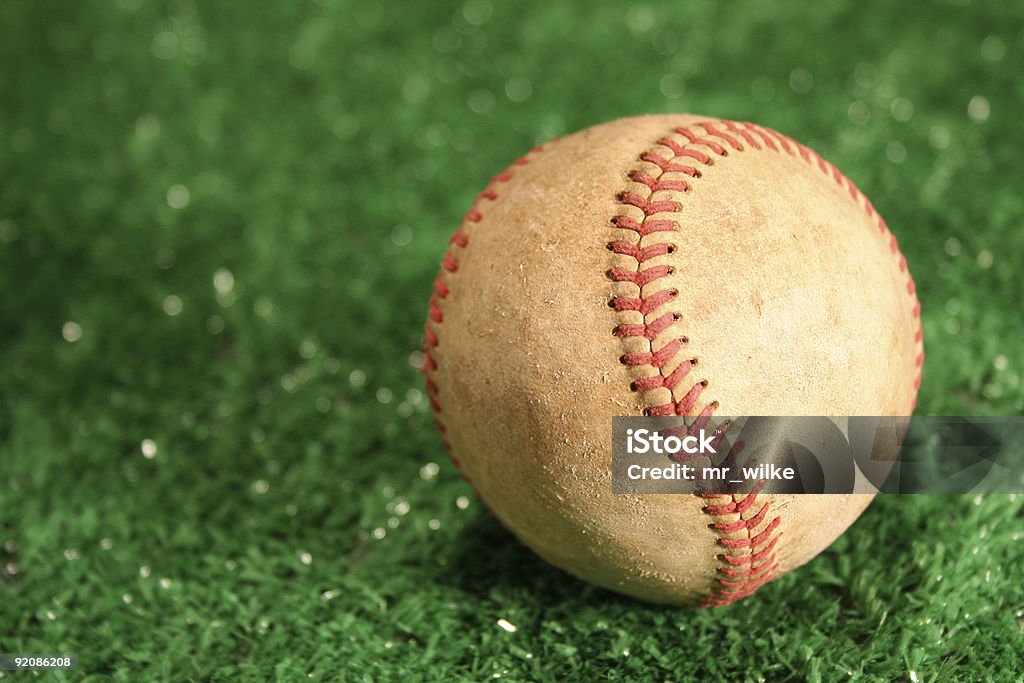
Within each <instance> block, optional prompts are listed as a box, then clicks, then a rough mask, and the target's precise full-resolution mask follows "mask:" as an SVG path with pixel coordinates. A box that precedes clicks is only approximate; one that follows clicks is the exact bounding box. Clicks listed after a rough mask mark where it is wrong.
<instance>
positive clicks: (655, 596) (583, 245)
mask: <svg viewBox="0 0 1024 683" xmlns="http://www.w3.org/2000/svg"><path fill="white" fill-rule="evenodd" d="M919 310H920V309H919V305H918V302H917V298H916V296H915V291H914V284H913V281H912V279H911V277H910V274H909V272H908V270H907V265H906V261H905V260H904V259H903V256H902V255H901V254H900V252H899V249H898V247H897V245H896V240H895V238H894V237H893V235H892V233H890V232H889V230H888V228H887V227H886V225H885V223H884V222H883V221H882V219H881V217H879V215H878V214H877V213H876V211H875V210H874V208H873V207H872V205H871V203H870V202H869V201H868V200H867V198H866V197H865V196H864V195H863V194H861V193H860V191H859V190H857V188H856V187H855V186H854V185H853V183H852V182H851V181H850V180H848V179H847V178H846V177H844V176H843V175H842V174H840V172H839V171H838V170H837V169H836V168H835V167H834V166H832V165H831V164H830V163H828V162H826V161H824V160H823V159H822V158H821V157H819V156H818V155H817V154H815V153H814V152H812V151H811V150H809V149H808V148H806V147H804V146H802V145H800V144H799V143H797V142H794V141H793V140H791V139H790V138H787V137H785V136H783V135H780V134H779V133H776V132H774V131H772V130H769V129H767V128H764V127H760V126H756V125H753V124H749V123H736V122H731V121H722V120H714V119H708V118H705V117H699V116H691V115H663V116H643V117H636V118H628V119H622V120H619V121H614V122H611V123H606V124H603V125H599V126H595V127H593V128H588V129H586V130H583V131H581V132H579V133H576V134H573V135H569V136H567V137H565V138H561V139H559V140H556V141H553V142H551V143H549V144H547V145H545V146H544V147H543V148H537V149H534V150H532V151H531V152H529V153H528V154H527V155H526V156H525V157H523V158H521V159H519V160H518V161H516V162H515V163H514V164H513V165H512V166H511V167H509V169H508V170H506V171H505V172H503V173H501V174H499V175H497V176H496V177H495V178H493V179H492V180H491V182H490V183H489V184H488V185H487V187H486V189H485V190H484V191H483V192H482V193H481V194H480V195H479V196H478V197H477V199H476V201H475V202H474V204H473V207H472V208H471V209H470V211H469V212H468V213H467V214H466V217H465V219H464V220H463V222H462V225H461V227H460V228H459V230H458V231H457V232H456V233H455V235H454V236H453V237H452V240H451V243H450V246H449V248H448V251H447V253H446V254H445V256H444V260H443V262H442V268H441V273H440V275H439V276H438V278H437V280H436V281H435V283H434V296H433V297H432V298H431V300H430V315H429V318H428V321H427V325H426V344H425V363H424V373H425V375H426V378H427V390H428V393H429V395H430V398H431V404H432V406H433V408H434V411H435V413H436V417H437V421H438V424H439V426H440V428H441V430H442V432H443V434H444V439H445V443H446V445H447V446H448V448H449V449H450V451H451V455H452V458H453V459H454V461H455V463H456V464H457V465H458V466H459V468H460V469H461V470H462V472H463V474H464V476H465V477H466V479H468V480H469V482H471V483H472V485H473V486H474V487H475V488H476V489H477V492H478V494H479V495H480V497H481V498H482V499H483V500H484V501H485V502H486V504H487V505H488V506H489V507H490V508H491V510H492V511H493V512H494V514H495V515H496V516H497V517H498V518H499V519H500V520H501V522H502V523H503V524H504V525H505V526H506V527H507V528H508V529H509V530H511V531H512V532H513V533H514V534H515V535H516V536H517V537H518V538H519V539H520V540H521V541H522V542H523V543H525V544H526V545H528V546H529V547H530V548H532V549H533V550H535V551H536V552H537V553H538V554H540V555H541V556H542V557H543V558H545V559H546V560H548V561H549V562H551V563H552V564H554V565H556V566H558V567H561V568H563V569H564V570H566V571H568V572H571V573H572V574H574V575H576V576H578V577H580V578H582V579H585V580H587V581H592V582H593V583H596V584H598V585H600V586H604V587H607V588H610V589H613V590H616V591H620V592H622V593H625V594H628V595H631V596H635V597H637V598H642V599H645V600H650V601H654V602H661V603H674V604H684V605H721V604H727V603H729V602H732V601H734V600H736V599H738V598H741V597H744V596H746V595H749V594H751V593H753V592H754V591H755V590H756V589H757V588H758V587H760V586H761V585H763V584H764V583H766V582H768V581H769V580H771V579H773V578H776V577H778V576H781V575H782V574H785V573H786V572H788V571H790V570H792V569H795V568H796V567H799V566H800V565H802V564H804V563H805V562H807V561H808V560H810V559H811V558H813V557H814V556H815V555H817V554H818V553H819V552H821V551H822V549H824V548H825V547H827V546H828V545H829V544H830V543H832V541H833V540H835V538H836V537H837V536H839V534H841V533H842V532H843V531H844V530H845V529H846V528H847V527H848V526H849V525H850V524H851V523H852V522H853V521H854V520H855V519H856V518H857V516H858V515H860V513H861V512H862V511H863V510H864V508H865V507H866V506H867V505H868V504H869V503H870V501H871V497H870V496H868V495H849V496H843V495H781V494H778V495H768V494H760V495H758V494H756V493H754V494H749V495H746V496H744V495H734V496H730V495H723V496H720V497H717V498H710V499H709V498H701V497H698V496H695V495H625V494H613V493H612V486H611V420H612V417H613V416H615V415H641V414H644V413H647V414H655V415H658V414H667V415H691V416H694V415H699V414H702V413H703V414H705V415H708V414H711V413H717V414H720V415H737V416H739V415H836V416H839V415H909V414H911V412H912V411H913V409H914V404H915V397H916V394H917V387H918V385H919V384H920V370H921V364H922V360H923V349H922V343H921V326H920V316H919Z"/></svg>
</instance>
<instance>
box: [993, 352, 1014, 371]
mask: <svg viewBox="0 0 1024 683" xmlns="http://www.w3.org/2000/svg"><path fill="white" fill-rule="evenodd" d="M992 365H993V366H994V367H995V369H996V370H1005V369H1006V368H1007V367H1008V366H1009V365H1010V361H1009V360H1008V359H1007V358H1006V356H1004V355H1003V354H999V355H998V356H996V357H995V358H993V359H992Z"/></svg>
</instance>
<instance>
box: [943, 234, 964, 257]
mask: <svg viewBox="0 0 1024 683" xmlns="http://www.w3.org/2000/svg"><path fill="white" fill-rule="evenodd" d="M960 247H961V244H960V240H958V239H957V238H955V237H950V238H949V239H948V240H946V253H947V254H949V255H950V256H957V255H958V254H959V253H960Z"/></svg>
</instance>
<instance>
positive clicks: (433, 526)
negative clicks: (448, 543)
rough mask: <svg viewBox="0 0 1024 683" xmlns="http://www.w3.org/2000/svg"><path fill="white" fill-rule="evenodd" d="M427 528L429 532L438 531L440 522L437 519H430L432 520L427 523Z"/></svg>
mask: <svg viewBox="0 0 1024 683" xmlns="http://www.w3.org/2000/svg"><path fill="white" fill-rule="evenodd" d="M427 528H428V529H430V530H431V531H437V530H438V529H440V528H441V520H439V519H432V520H430V521H429V522H427Z"/></svg>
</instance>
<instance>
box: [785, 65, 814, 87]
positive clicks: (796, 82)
mask: <svg viewBox="0 0 1024 683" xmlns="http://www.w3.org/2000/svg"><path fill="white" fill-rule="evenodd" d="M789 87H790V88H792V89H793V92H798V93H809V92H811V89H812V88H813V87H814V76H812V75H811V72H810V71H808V70H807V69H805V68H803V67H799V66H798V67H797V68H795V69H793V70H792V71H790V72H789Z"/></svg>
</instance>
